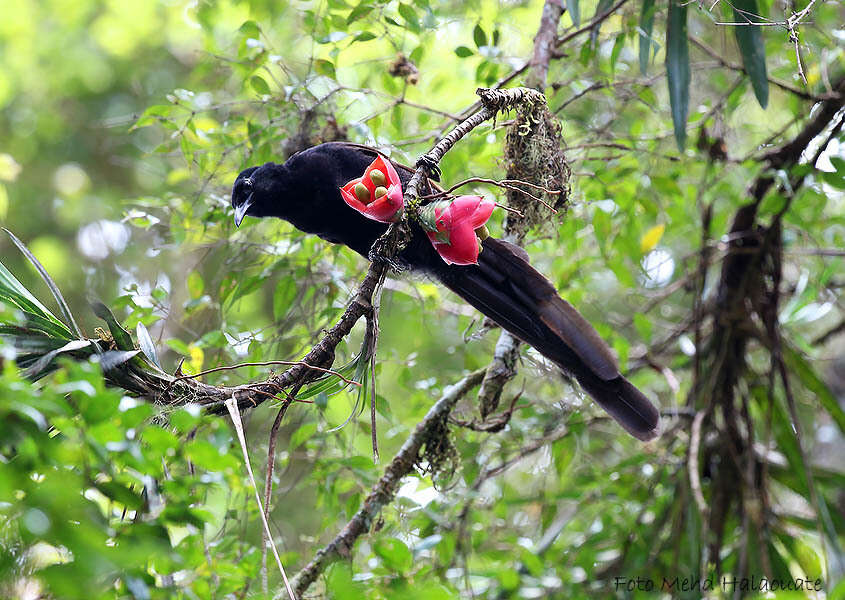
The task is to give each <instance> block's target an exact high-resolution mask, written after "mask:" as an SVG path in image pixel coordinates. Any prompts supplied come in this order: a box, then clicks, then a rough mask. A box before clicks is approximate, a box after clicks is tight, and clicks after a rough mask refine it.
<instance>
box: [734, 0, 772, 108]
mask: <svg viewBox="0 0 845 600" xmlns="http://www.w3.org/2000/svg"><path fill="white" fill-rule="evenodd" d="M731 6H733V8H734V17H735V19H736V21H737V22H738V23H744V22H746V20H748V19H749V18H752V19H753V17H750V16H749V15H756V14H757V0H736V1H735V2H733V3H732V5H731ZM733 30H734V35H735V36H736V43H737V44H738V45H739V53H740V54H741V55H742V64H743V65H744V66H745V71H746V72H747V73H748V78H749V79H751V87H752V88H753V89H754V96H755V97H756V98H757V102H759V103H760V106H762V107H763V108H766V106H767V105H768V103H769V79H768V76H767V74H766V46H765V44H764V43H763V28H762V27H760V26H759V25H749V26H747V27H745V26H743V27H734V28H733Z"/></svg>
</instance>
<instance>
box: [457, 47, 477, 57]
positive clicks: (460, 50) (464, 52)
mask: <svg viewBox="0 0 845 600" xmlns="http://www.w3.org/2000/svg"><path fill="white" fill-rule="evenodd" d="M455 54H457V55H458V57H459V58H467V57H468V56H472V55H473V52H472V50H470V49H469V48H467V47H466V46H458V47H457V48H455Z"/></svg>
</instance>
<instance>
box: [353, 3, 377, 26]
mask: <svg viewBox="0 0 845 600" xmlns="http://www.w3.org/2000/svg"><path fill="white" fill-rule="evenodd" d="M372 10H373V7H372V6H369V5H367V4H364V3H363V2H362V3H361V4H359V5H358V6H356V7H355V8H353V9H352V12H350V13H349V16H348V17H346V24H347V25H349V24H351V23H354V22H355V21H357V20H358V19H363V18H364V17H366V16H367V15H368V14H370V12H371V11H372Z"/></svg>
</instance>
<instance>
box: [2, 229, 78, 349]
mask: <svg viewBox="0 0 845 600" xmlns="http://www.w3.org/2000/svg"><path fill="white" fill-rule="evenodd" d="M3 231H5V232H6V233H7V234H9V237H10V238H12V241H13V242H14V243H15V246H17V247H18V250H20V251H21V252H22V253H23V255H24V256H26V258H27V259H28V260H29V262H31V263H32V266H34V267H35V269H36V270H37V271H38V274H39V275H41V279H43V280H44V283H46V284H47V287H48V288H50V292H51V293H52V294H53V298H55V299H56V303H57V304H58V305H59V311H61V313H62V316H63V317H64V318H65V319H66V321H67V325H68V326H69V328H70V330H71V331H72V332H73V333H74V334H76V337H78V338H83V337H84V336H83V335H82V332H81V331H80V330H79V325H77V324H76V320H75V319H74V318H73V315H72V314H71V312H70V308H68V305H67V302H65V299H64V296H62V293H61V292H60V291H59V286H57V285H56V282H55V281H53V278H52V277H50V275H49V274H48V273H47V270H46V269H45V268H44V266H43V265H42V264H41V263H40V262H39V260H38V259H37V258H35V255H34V254H33V253H32V252H30V251H29V248H27V247H26V246H25V245H24V243H23V242H22V241H20V240H19V239H18V238H17V236H16V235H15V234H14V233H12V232H11V231H9V230H8V229H6V228H5V227H4V228H3Z"/></svg>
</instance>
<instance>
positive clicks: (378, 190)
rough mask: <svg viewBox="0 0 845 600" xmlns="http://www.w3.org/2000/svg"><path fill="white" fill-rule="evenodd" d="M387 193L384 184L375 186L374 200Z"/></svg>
mask: <svg viewBox="0 0 845 600" xmlns="http://www.w3.org/2000/svg"><path fill="white" fill-rule="evenodd" d="M386 195H387V188H386V187H384V186H379V187H377V188H376V200H378V199H379V198H381V197H382V196H386Z"/></svg>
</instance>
